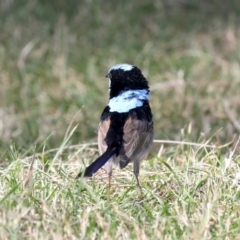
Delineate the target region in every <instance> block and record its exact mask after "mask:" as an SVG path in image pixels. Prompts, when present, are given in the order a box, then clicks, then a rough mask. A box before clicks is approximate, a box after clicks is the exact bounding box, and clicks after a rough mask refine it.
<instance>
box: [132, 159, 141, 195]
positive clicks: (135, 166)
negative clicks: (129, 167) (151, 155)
mask: <svg viewBox="0 0 240 240" xmlns="http://www.w3.org/2000/svg"><path fill="white" fill-rule="evenodd" d="M139 168H140V162H139V161H135V162H134V163H133V173H134V175H135V178H136V180H137V186H138V188H139V190H140V192H141V197H142V196H143V191H142V187H141V185H140V182H139V179H138V176H139Z"/></svg>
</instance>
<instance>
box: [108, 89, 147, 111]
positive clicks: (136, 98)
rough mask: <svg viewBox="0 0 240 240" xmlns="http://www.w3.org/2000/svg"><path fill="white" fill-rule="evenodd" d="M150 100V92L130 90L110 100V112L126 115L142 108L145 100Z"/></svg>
mask: <svg viewBox="0 0 240 240" xmlns="http://www.w3.org/2000/svg"><path fill="white" fill-rule="evenodd" d="M148 99H149V90H147V89H143V90H128V91H124V92H122V93H121V94H119V95H118V96H117V97H114V98H111V99H110V100H109V103H108V106H109V108H110V112H118V113H124V112H128V111H129V110H131V109H133V108H136V107H141V106H142V105H143V101H144V100H148Z"/></svg>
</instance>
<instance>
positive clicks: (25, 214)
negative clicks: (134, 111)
mask: <svg viewBox="0 0 240 240" xmlns="http://www.w3.org/2000/svg"><path fill="white" fill-rule="evenodd" d="M239 13H240V9H239V4H238V3H237V1H234V0H231V1H221V0H213V1H208V2H205V1H201V2H199V1H190V0H184V1H177V0H175V1H164V0H162V1H152V2H149V1H147V0H141V1H131V2H130V1H121V2H119V3H111V2H110V1H109V2H106V1H101V0H100V1H97V2H94V1H81V3H80V2H79V1H76V0H70V1H64V0H61V1H55V0H54V1H45V0H44V1H37V0H34V1H28V0H18V1H16V0H13V1H10V0H2V1H1V3H0V30H1V34H0V69H1V71H0V84H1V88H0V171H1V175H0V178H1V180H0V184H1V187H0V215H1V217H0V228H1V229H0V239H115V238H119V239H238V238H239V230H238V229H239V227H240V226H239V222H240V216H239V204H238V203H239V142H238V135H239V133H240V130H239V122H238V120H239V116H240V115H239V112H240V100H239V75H240V68H239V61H240V58H239V56H240V55H239V51H240V44H239V41H238V39H239V34H240V29H239V20H240V19H239V16H240V14H239ZM120 62H129V63H132V64H134V65H136V66H138V67H139V68H141V69H142V71H143V72H144V74H145V75H146V77H147V79H148V80H149V83H150V87H151V90H152V95H151V106H152V110H153V112H154V120H155V139H166V140H175V141H180V142H182V141H185V142H192V143H193V142H196V143H199V144H200V145H201V144H204V143H207V144H208V145H212V146H221V145H226V147H224V148H218V147H217V148H208V147H206V146H205V147H204V146H203V145H202V146H201V147H200V146H191V145H181V144H180V145H173V144H162V143H157V142H156V143H154V146H153V148H152V151H151V154H150V156H149V160H148V161H144V162H143V165H142V167H141V175H140V181H141V184H142V187H143V191H144V197H143V198H141V196H140V194H139V190H138V189H137V188H136V183H135V179H134V176H133V174H132V170H131V166H129V167H128V168H127V169H126V170H123V171H120V170H117V169H115V170H114V178H113V182H112V187H111V191H110V192H108V189H107V179H106V175H105V173H104V172H103V171H100V172H99V173H98V174H97V175H96V176H95V177H94V178H93V179H89V180H79V181H75V180H74V179H73V177H75V176H76V174H77V173H78V172H79V171H80V170H81V169H83V168H84V166H85V165H87V164H88V163H89V162H91V161H93V160H94V158H95V157H97V147H96V145H94V142H95V141H96V131H97V125H98V121H99V116H100V114H101V109H103V107H104V106H105V105H106V102H107V100H108V96H107V88H108V82H107V81H106V80H105V78H104V76H105V74H106V72H107V70H108V68H109V67H111V66H112V65H114V64H116V63H120ZM229 142H230V143H231V144H227V143H229Z"/></svg>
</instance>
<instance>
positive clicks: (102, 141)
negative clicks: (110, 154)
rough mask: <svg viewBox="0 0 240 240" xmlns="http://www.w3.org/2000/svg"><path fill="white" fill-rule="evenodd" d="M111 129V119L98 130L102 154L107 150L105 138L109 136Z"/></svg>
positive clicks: (99, 148)
mask: <svg viewBox="0 0 240 240" xmlns="http://www.w3.org/2000/svg"><path fill="white" fill-rule="evenodd" d="M109 127H110V118H107V119H106V120H104V121H102V122H101V123H100V124H99V128H98V150H99V153H100V154H103V153H104V152H105V151H106V150H107V144H106V142H105V137H106V135H107V132H108V129H109Z"/></svg>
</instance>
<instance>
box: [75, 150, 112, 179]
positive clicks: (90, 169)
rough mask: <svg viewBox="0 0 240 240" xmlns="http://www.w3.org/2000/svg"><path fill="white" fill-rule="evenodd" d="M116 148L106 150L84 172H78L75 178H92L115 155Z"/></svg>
mask: <svg viewBox="0 0 240 240" xmlns="http://www.w3.org/2000/svg"><path fill="white" fill-rule="evenodd" d="M116 150H117V149H116V147H114V148H108V149H107V150H106V152H104V153H103V154H102V155H101V156H100V157H99V158H97V159H96V160H95V161H94V162H93V163H92V164H91V165H89V166H88V167H87V168H86V169H85V171H84V172H80V173H79V174H78V175H77V177H76V178H80V177H81V176H83V177H92V175H93V174H94V173H95V172H97V171H98V169H100V168H101V167H102V166H103V165H104V164H105V163H106V162H107V161H108V160H109V159H110V158H111V157H112V156H113V155H114V154H116Z"/></svg>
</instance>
